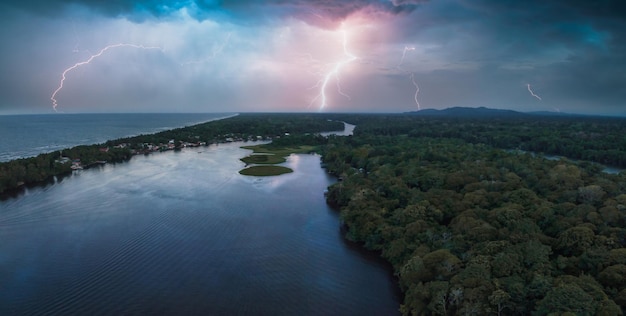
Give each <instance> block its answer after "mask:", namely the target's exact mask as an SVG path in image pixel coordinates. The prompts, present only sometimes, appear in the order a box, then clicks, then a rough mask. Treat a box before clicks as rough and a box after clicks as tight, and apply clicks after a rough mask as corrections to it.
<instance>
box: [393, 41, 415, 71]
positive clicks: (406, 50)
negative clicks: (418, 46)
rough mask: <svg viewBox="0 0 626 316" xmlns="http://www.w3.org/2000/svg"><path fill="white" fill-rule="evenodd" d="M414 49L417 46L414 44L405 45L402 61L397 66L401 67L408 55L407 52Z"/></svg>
mask: <svg viewBox="0 0 626 316" xmlns="http://www.w3.org/2000/svg"><path fill="white" fill-rule="evenodd" d="M412 50H415V47H413V46H404V50H403V51H402V58H400V63H398V66H396V68H398V69H400V66H401V65H402V63H403V62H404V57H406V52H408V51H412Z"/></svg>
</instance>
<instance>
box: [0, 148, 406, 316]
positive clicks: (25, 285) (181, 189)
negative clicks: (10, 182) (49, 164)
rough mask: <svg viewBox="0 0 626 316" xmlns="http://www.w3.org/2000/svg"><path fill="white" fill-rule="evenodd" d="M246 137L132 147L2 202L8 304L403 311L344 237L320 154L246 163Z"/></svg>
mask: <svg viewBox="0 0 626 316" xmlns="http://www.w3.org/2000/svg"><path fill="white" fill-rule="evenodd" d="M241 145H242V144H239V143H233V144H220V145H214V146H209V147H206V148H203V149H202V150H201V151H198V150H197V149H189V150H186V149H183V150H182V151H180V152H166V153H161V154H156V155H150V156H135V157H133V158H132V160H131V161H130V162H129V163H124V164H118V165H105V166H102V167H98V168H94V169H90V170H83V171H81V172H80V174H77V175H74V176H71V177H68V178H65V179H63V180H62V181H61V182H60V183H56V184H53V185H50V186H46V187H39V188H32V189H29V190H28V192H27V193H25V194H24V195H22V196H20V197H18V198H14V199H9V200H7V201H3V202H0V225H2V227H3V229H2V230H1V231H0V240H2V241H3V242H2V243H0V271H1V272H0V283H1V284H3V287H5V288H11V289H12V290H11V291H10V293H7V294H6V295H3V296H2V297H0V313H1V314H5V315H6V314H45V313H52V314H54V313H59V314H87V313H89V314H151V313H157V314H166V315H167V314H169V315H181V314H189V315H198V314H244V313H245V314H255V315H269V314H272V315H284V314H290V315H293V314H303V315H320V314H324V315H332V314H335V315H336V314H341V315H345V314H368V315H394V314H398V307H399V304H400V297H399V295H398V292H397V286H396V285H395V284H394V282H393V281H392V279H391V278H390V272H389V266H388V265H386V264H384V262H382V261H380V260H372V258H370V257H368V255H367V254H366V253H363V252H361V251H358V250H357V249H354V247H353V246H352V245H349V244H347V243H346V242H345V240H344V239H343V238H342V236H341V234H340V232H339V229H340V226H339V220H338V218H337V213H336V212H335V211H333V210H331V209H330V208H329V207H328V206H327V205H326V203H325V200H324V197H323V191H324V189H325V188H326V187H327V186H328V185H330V184H331V183H332V182H333V181H334V179H332V178H331V177H330V176H329V175H328V174H327V173H326V172H325V171H324V170H323V169H322V168H320V158H319V156H317V155H292V156H289V158H288V159H287V162H286V163H284V165H285V166H287V167H289V168H292V169H293V170H294V172H293V173H291V174H285V175H281V176H277V177H264V178H260V177H248V176H242V175H239V174H238V171H239V170H240V169H241V168H242V167H243V166H244V163H242V162H241V161H239V158H241V157H243V156H245V155H246V154H247V153H249V151H247V150H245V149H241V148H239V146H241Z"/></svg>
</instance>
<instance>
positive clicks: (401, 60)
mask: <svg viewBox="0 0 626 316" xmlns="http://www.w3.org/2000/svg"><path fill="white" fill-rule="evenodd" d="M414 50H415V47H414V46H404V50H402V57H401V58H400V62H399V63H398V65H397V66H396V68H397V69H398V70H401V71H402V69H400V66H402V63H403V62H404V58H405V57H406V53H407V52H408V51H414ZM403 72H404V71H403ZM405 73H406V72H405ZM409 78H411V83H412V84H413V86H415V95H414V96H413V99H415V104H416V105H417V110H418V111H419V110H421V106H420V103H419V101H418V100H417V95H418V94H419V93H420V87H419V85H418V84H417V82H416V81H415V73H413V72H412V73H411V75H410V76H409Z"/></svg>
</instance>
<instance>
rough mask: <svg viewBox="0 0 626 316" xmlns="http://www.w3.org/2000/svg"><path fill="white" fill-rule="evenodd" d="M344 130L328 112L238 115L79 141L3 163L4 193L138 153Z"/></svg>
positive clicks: (0, 184) (286, 140)
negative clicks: (85, 142) (93, 141)
mask: <svg viewBox="0 0 626 316" xmlns="http://www.w3.org/2000/svg"><path fill="white" fill-rule="evenodd" d="M342 129H343V123H341V122H336V121H332V120H329V117H328V115H324V114H287V113H272V114H253V113H247V114H240V115H238V116H235V117H230V118H226V119H222V120H216V121H211V122H207V123H203V124H198V125H193V126H188V127H183V128H176V129H172V130H168V131H163V132H159V133H155V134H146V135H139V136H135V137H127V138H120V139H116V140H110V141H107V142H105V143H101V144H94V145H81V146H76V147H72V148H67V149H64V150H62V151H55V152H50V153H45V154H40V155H38V156H36V157H31V158H24V159H17V160H13V161H8V162H3V163H0V194H2V193H16V192H19V191H20V190H21V189H22V188H23V187H24V186H33V185H39V184H45V183H48V182H53V181H54V178H55V177H57V178H58V177H62V176H64V175H67V174H70V173H71V172H72V171H73V170H79V169H86V168H90V167H92V166H95V165H98V164H103V163H118V162H124V161H128V160H130V158H132V157H133V156H134V155H142V154H150V153H154V152H162V151H167V150H180V149H181V148H189V147H200V146H209V145H211V144H219V143H227V142H235V141H241V142H248V141H270V140H271V141H278V140H280V143H281V144H283V146H284V145H286V144H292V143H293V144H296V143H297V142H298V141H300V140H303V141H305V142H306V141H307V140H306V139H307V138H314V136H313V135H315V134H316V133H319V132H325V131H336V130H342ZM318 140H319V139H316V140H315V141H318ZM309 142H310V140H309Z"/></svg>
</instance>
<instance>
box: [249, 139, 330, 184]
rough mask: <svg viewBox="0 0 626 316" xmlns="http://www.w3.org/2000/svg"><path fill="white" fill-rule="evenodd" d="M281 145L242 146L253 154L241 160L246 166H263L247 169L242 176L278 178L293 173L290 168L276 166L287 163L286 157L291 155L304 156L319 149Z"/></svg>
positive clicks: (307, 146)
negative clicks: (303, 154)
mask: <svg viewBox="0 0 626 316" xmlns="http://www.w3.org/2000/svg"><path fill="white" fill-rule="evenodd" d="M278 143H279V144H274V143H270V144H262V145H254V146H242V147H241V148H245V149H250V150H252V154H251V155H249V156H246V157H243V158H241V159H240V160H241V161H243V162H245V163H246V165H251V164H258V165H261V166H252V167H247V168H245V169H243V170H241V171H239V173H240V174H242V175H245V176H261V177H264V176H278V175H281V174H285V173H290V172H293V170H291V169H290V168H287V167H282V166H275V165H276V164H279V163H283V162H285V161H287V160H286V159H285V157H287V156H289V155H291V154H302V153H310V152H314V151H316V150H317V149H318V147H316V146H312V145H301V146H294V145H291V146H282V145H280V144H281V143H284V141H283V142H278Z"/></svg>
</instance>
